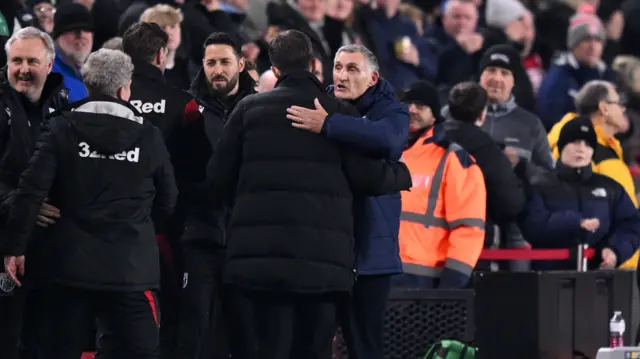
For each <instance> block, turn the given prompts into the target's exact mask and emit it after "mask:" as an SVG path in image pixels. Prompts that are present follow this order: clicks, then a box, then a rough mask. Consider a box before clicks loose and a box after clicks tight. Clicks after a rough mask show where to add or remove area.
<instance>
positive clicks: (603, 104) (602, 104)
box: [598, 101, 609, 116]
mask: <svg viewBox="0 0 640 359" xmlns="http://www.w3.org/2000/svg"><path fill="white" fill-rule="evenodd" d="M598 110H600V113H602V114H603V115H605V116H606V115H607V114H608V113H609V110H608V109H607V104H606V102H604V101H600V103H599V104H598Z"/></svg>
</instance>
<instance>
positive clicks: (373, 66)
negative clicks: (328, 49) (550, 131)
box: [333, 44, 380, 72]
mask: <svg viewBox="0 0 640 359" xmlns="http://www.w3.org/2000/svg"><path fill="white" fill-rule="evenodd" d="M341 52H346V53H347V54H356V53H358V54H362V55H364V58H365V59H366V60H367V67H368V69H369V71H371V72H377V71H380V65H378V58H377V57H376V55H374V54H373V52H371V50H369V49H367V48H366V47H365V46H362V45H355V44H352V45H344V46H342V47H341V48H339V49H338V52H336V57H335V58H334V59H333V62H334V63H335V62H336V60H335V59H337V58H338V55H339V54H340V53H341Z"/></svg>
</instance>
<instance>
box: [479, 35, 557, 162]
mask: <svg viewBox="0 0 640 359" xmlns="http://www.w3.org/2000/svg"><path fill="white" fill-rule="evenodd" d="M523 77H526V74H525V72H524V68H523V66H522V62H521V60H520V56H519V54H518V52H517V51H516V50H515V49H514V48H513V47H511V46H509V45H496V46H493V47H491V48H490V49H489V50H487V51H486V52H485V54H484V56H483V57H482V60H481V61H480V86H482V88H484V89H485V90H486V91H487V95H488V97H489V106H488V107H487V115H486V118H485V122H484V124H483V125H482V129H483V130H485V131H486V132H487V133H489V135H490V136H491V137H492V138H493V139H494V141H496V142H498V143H500V144H502V145H504V146H505V147H506V148H507V149H508V150H507V152H508V154H507V156H508V157H510V159H511V160H512V162H513V164H514V165H515V164H518V163H519V162H520V161H522V162H523V163H525V164H526V165H527V167H530V171H528V172H529V173H531V174H533V173H538V172H546V171H548V170H550V169H552V168H553V158H552V157H551V149H550V148H549V141H548V140H547V133H546V131H545V129H544V127H543V126H542V123H541V122H540V119H539V118H538V117H537V116H536V115H534V114H533V113H531V112H529V111H527V110H525V109H524V108H522V107H521V106H519V105H518V103H517V102H518V99H517V93H516V91H517V88H518V81H519V80H520V79H521V78H523Z"/></svg>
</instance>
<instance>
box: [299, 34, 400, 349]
mask: <svg viewBox="0 0 640 359" xmlns="http://www.w3.org/2000/svg"><path fill="white" fill-rule="evenodd" d="M333 83H334V85H333V86H331V87H330V88H329V93H331V94H333V95H334V96H335V97H337V98H339V99H342V100H346V101H348V102H350V103H352V104H353V105H354V106H355V107H356V108H357V109H358V111H359V113H360V114H361V115H362V117H352V116H347V115H342V114H333V115H330V116H328V115H327V112H326V111H325V110H324V109H323V108H322V106H321V105H320V103H319V102H318V101H317V100H316V102H315V108H314V109H307V108H303V107H298V106H293V107H291V108H289V109H288V112H289V115H288V118H289V119H290V120H292V121H293V126H294V127H297V128H301V129H305V130H308V131H312V132H316V133H321V134H323V135H324V136H326V137H327V138H329V139H332V140H335V141H337V142H340V143H343V144H345V145H348V146H351V147H353V148H356V149H360V151H362V152H364V153H366V154H368V155H370V156H375V157H379V158H385V159H389V160H398V159H399V158H400V156H401V155H402V151H403V150H404V147H405V145H406V143H407V139H408V136H409V110H408V107H407V106H406V105H404V104H402V103H400V102H399V101H398V100H397V98H396V95H395V91H394V89H393V87H392V86H391V84H390V83H389V82H387V81H386V80H385V79H383V78H381V77H380V73H379V66H378V60H377V58H376V57H375V55H374V54H373V53H372V52H371V51H370V50H369V49H367V48H366V47H364V46H362V45H346V46H343V47H341V48H340V49H339V50H338V52H337V53H336V57H335V61H334V67H333ZM400 210H401V204H400V194H399V193H395V194H392V195H385V196H379V197H366V198H357V199H356V201H355V204H354V211H355V213H354V217H355V243H356V267H355V271H356V275H357V276H358V280H357V281H356V282H355V286H354V288H353V295H352V297H351V298H352V300H351V302H350V304H349V306H348V308H345V311H344V313H343V315H342V318H341V321H342V328H343V331H344V332H343V333H344V337H345V340H346V342H347V346H348V348H349V357H350V358H355V359H377V358H382V340H383V338H382V335H383V325H384V312H385V308H386V303H387V297H388V296H389V292H390V290H391V276H392V275H394V274H398V273H402V263H401V261H400V254H399V247H398V232H399V230H400Z"/></svg>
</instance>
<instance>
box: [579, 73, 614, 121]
mask: <svg viewBox="0 0 640 359" xmlns="http://www.w3.org/2000/svg"><path fill="white" fill-rule="evenodd" d="M611 88H613V85H612V84H611V83H610V82H607V81H604V80H593V81H589V82H587V83H586V84H585V85H584V86H582V88H581V89H580V91H578V93H577V94H576V96H575V98H574V103H575V105H576V110H577V112H578V114H580V115H592V114H594V113H596V112H598V111H599V108H600V102H602V101H609V100H610V96H609V95H610V92H609V91H610V89H611Z"/></svg>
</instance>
